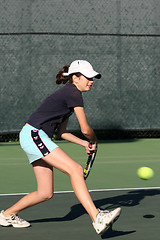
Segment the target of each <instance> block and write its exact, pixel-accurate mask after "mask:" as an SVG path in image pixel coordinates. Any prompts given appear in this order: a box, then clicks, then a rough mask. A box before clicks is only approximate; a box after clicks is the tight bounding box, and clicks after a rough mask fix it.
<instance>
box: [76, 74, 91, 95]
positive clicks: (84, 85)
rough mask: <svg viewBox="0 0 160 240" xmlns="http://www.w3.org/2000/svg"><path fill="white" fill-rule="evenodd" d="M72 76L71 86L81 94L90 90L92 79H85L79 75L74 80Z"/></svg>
mask: <svg viewBox="0 0 160 240" xmlns="http://www.w3.org/2000/svg"><path fill="white" fill-rule="evenodd" d="M74 76H75V75H74ZM74 76H73V84H75V85H76V87H77V88H78V89H79V90H80V91H81V92H88V91H89V90H90V89H91V87H92V84H93V78H86V77H85V76H83V75H81V76H80V77H77V76H75V78H74Z"/></svg>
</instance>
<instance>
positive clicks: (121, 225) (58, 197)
mask: <svg viewBox="0 0 160 240" xmlns="http://www.w3.org/2000/svg"><path fill="white" fill-rule="evenodd" d="M91 195H92V198H93V200H94V203H95V204H96V207H98V208H101V209H109V210H111V209H113V208H116V207H119V206H120V207H121V208H122V213H121V216H120V217H119V219H118V220H117V222H116V223H114V225H113V226H112V227H111V228H110V229H109V230H108V231H106V232H105V233H104V234H103V235H102V236H99V235H97V234H96V233H95V231H94V229H93V227H92V226H91V221H90V218H89V217H88V215H87V214H86V211H85V210H84V208H83V207H82V206H81V204H79V203H78V204H77V202H78V201H77V199H76V197H75V195H74V193H63V194H55V197H54V198H53V199H51V200H49V201H48V202H45V203H41V204H39V205H37V206H34V207H33V208H29V209H27V210H25V211H24V212H23V214H20V215H22V218H23V217H24V218H25V219H26V220H28V221H29V222H30V223H31V224H32V227H31V228H28V229H24V230H18V229H16V230H15V229H13V228H7V229H6V228H1V230H0V237H1V236H2V237H5V240H8V239H10V238H9V237H10V236H12V240H15V239H17V237H21V239H22V240H25V239H29V238H30V237H32V236H34V238H35V239H36V238H38V239H40V240H41V239H44V238H43V237H44V234H45V235H46V236H47V237H46V238H45V239H46V240H50V239H53V234H54V239H66V240H72V239H74V240H75V239H76V240H78V239H83V240H89V239H92V240H94V239H100V238H101V239H110V238H114V239H123V240H133V239H134V240H135V239H137V240H139V239H140V240H143V239H145V240H150V239H154V240H158V239H159V234H160V230H159V220H160V215H159V212H160V207H159V202H160V190H158V189H150V190H134V191H126V190H123V191H103V192H91ZM17 198H21V197H19V196H18V197H17V196H10V197H9V196H4V197H1V198H0V205H1V206H3V205H5V206H6V205H7V199H8V200H9V201H8V204H10V203H11V202H13V199H14V200H17ZM11 200H12V201H11ZM53 215H54V216H55V217H51V216H53ZM42 216H43V217H42ZM8 229H9V230H8ZM62 229H63V231H62ZM2 230H3V231H2ZM24 231H25V232H26V233H27V236H24V235H23V234H22V233H23V232H24ZM37 231H38V232H37ZM144 233H145V234H144ZM35 236H38V237H35Z"/></svg>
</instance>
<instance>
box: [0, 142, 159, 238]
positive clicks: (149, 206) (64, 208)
mask: <svg viewBox="0 0 160 240" xmlns="http://www.w3.org/2000/svg"><path fill="white" fill-rule="evenodd" d="M58 144H59V145H60V146H61V147H62V148H63V149H64V150H65V151H66V152H68V153H69V154H70V156H72V157H73V158H74V159H75V160H76V161H78V162H79V163H81V164H82V165H83V166H84V165H85V161H86V155H85V153H84V152H83V151H82V148H81V147H79V146H76V145H73V144H70V143H66V142H60V143H58ZM159 144H160V142H159V140H158V139H140V140H121V141H103V142H100V144H99V148H98V153H97V157H96V160H95V163H94V166H93V169H92V171H91V173H90V176H89V178H88V179H87V185H88V188H89V189H90V190H91V195H92V198H93V200H94V202H95V204H96V206H97V207H98V208H101V209H108V210H111V209H114V208H116V207H119V206H120V207H121V208H122V214H121V216H120V218H119V219H118V221H117V222H116V223H115V224H114V225H113V227H112V228H111V229H109V230H108V231H107V232H106V233H104V234H103V235H102V236H99V235H97V234H96V232H95V230H94V229H93V227H92V223H91V220H90V218H89V216H88V215H87V214H86V212H85V210H84V209H83V207H82V206H81V205H80V204H79V202H78V200H77V198H76V196H75V195H74V193H73V192H72V188H71V185H70V182H69V179H68V177H66V176H65V175H64V174H62V173H60V172H59V171H57V170H55V176H54V181H55V185H54V188H55V192H56V193H55V195H54V197H53V198H52V199H51V200H49V201H47V202H44V203H41V204H39V205H36V206H34V207H32V208H29V209H26V210H24V211H23V212H22V213H20V214H19V215H20V217H22V218H24V219H26V220H27V221H30V223H31V225H32V227H30V228H26V229H15V228H12V227H8V228H5V227H0V239H5V240H8V239H12V240H14V239H16V240H17V239H24V240H25V239H27V240H28V239H30V238H31V239H40V240H41V239H46V240H50V239H56V240H57V239H66V240H69V239H71V240H72V239H74V240H75V239H77V240H78V239H83V240H89V239H92V240H94V239H111V238H113V239H123V240H125V239H127V240H132V239H137V240H143V239H145V240H150V239H154V240H158V239H159V235H160V230H159V222H160V204H159V203H160V188H159V182H160V174H159V172H160V167H159V162H160V160H159V157H160V150H159V149H160V148H159ZM0 149H1V157H0V206H1V209H6V208H7V207H9V206H10V205H12V204H13V203H15V202H16V201H17V200H18V199H20V198H21V197H22V196H23V194H25V193H28V192H31V191H33V190H35V188H36V183H35V179H34V175H33V171H32V168H31V166H30V165H28V160H27V157H26V156H25V154H24V153H23V151H22V150H21V148H20V146H19V143H1V144H0ZM141 166H149V167H151V168H152V169H153V170H154V172H155V175H154V177H153V178H152V179H150V180H148V181H143V180H140V179H139V178H138V177H137V175H136V170H137V169H138V168H139V167H141Z"/></svg>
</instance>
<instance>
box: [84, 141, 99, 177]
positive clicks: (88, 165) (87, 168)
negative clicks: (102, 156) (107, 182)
mask: <svg viewBox="0 0 160 240" xmlns="http://www.w3.org/2000/svg"><path fill="white" fill-rule="evenodd" d="M89 147H90V148H91V147H92V145H91V143H90V144H89ZM96 153H97V150H93V151H91V154H90V155H89V156H88V159H87V162H86V165H85V168H84V171H83V176H84V179H85V180H86V178H87V177H88V175H89V173H90V171H91V168H92V165H93V162H94V159H95V157H96Z"/></svg>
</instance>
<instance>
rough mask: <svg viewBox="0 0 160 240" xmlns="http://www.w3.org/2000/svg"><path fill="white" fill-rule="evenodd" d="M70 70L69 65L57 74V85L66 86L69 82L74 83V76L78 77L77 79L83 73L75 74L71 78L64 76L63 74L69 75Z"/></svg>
mask: <svg viewBox="0 0 160 240" xmlns="http://www.w3.org/2000/svg"><path fill="white" fill-rule="evenodd" d="M68 69H69V65H66V66H64V67H63V68H62V69H61V70H60V71H59V72H58V73H57V76H56V84H61V83H63V84H66V83H67V82H68V83H72V82H73V81H72V76H73V75H76V76H77V77H80V76H81V75H82V74H81V73H74V74H71V75H69V76H63V73H67V72H68Z"/></svg>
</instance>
